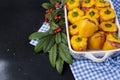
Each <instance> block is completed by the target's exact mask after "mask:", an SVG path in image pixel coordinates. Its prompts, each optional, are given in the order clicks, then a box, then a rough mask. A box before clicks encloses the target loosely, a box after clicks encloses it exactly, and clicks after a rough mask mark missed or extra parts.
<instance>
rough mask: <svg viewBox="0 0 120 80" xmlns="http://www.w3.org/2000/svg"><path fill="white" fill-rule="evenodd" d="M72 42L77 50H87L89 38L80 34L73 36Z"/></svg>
mask: <svg viewBox="0 0 120 80" xmlns="http://www.w3.org/2000/svg"><path fill="white" fill-rule="evenodd" d="M70 42H71V46H72V48H73V49H74V50H75V51H85V50H86V48H87V38H82V37H81V36H80V35H74V36H72V38H71V41H70Z"/></svg>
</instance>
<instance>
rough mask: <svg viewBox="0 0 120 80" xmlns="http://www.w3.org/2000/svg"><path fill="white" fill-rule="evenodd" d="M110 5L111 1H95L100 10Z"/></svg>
mask: <svg viewBox="0 0 120 80" xmlns="http://www.w3.org/2000/svg"><path fill="white" fill-rule="evenodd" d="M109 7H110V3H109V2H108V1H105V0H97V1H96V3H95V8H96V9H98V10H100V9H103V8H109Z"/></svg>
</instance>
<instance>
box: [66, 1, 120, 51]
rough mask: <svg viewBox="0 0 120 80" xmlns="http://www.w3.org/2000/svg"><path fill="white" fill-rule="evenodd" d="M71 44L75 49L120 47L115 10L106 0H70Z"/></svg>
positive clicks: (110, 48)
mask: <svg viewBox="0 0 120 80" xmlns="http://www.w3.org/2000/svg"><path fill="white" fill-rule="evenodd" d="M67 10H68V16H67V17H68V21H69V23H70V24H69V33H70V37H71V38H70V42H71V46H72V48H73V49H74V50H75V51H86V50H87V49H90V50H101V49H102V50H112V49H117V48H120V38H118V36H117V31H118V28H117V25H116V23H115V17H116V14H115V11H114V10H113V9H112V8H111V6H110V3H109V2H108V1H105V0H82V1H80V0H68V1H67Z"/></svg>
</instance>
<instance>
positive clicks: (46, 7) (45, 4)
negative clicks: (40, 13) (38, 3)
mask: <svg viewBox="0 0 120 80" xmlns="http://www.w3.org/2000/svg"><path fill="white" fill-rule="evenodd" d="M42 7H43V8H45V9H51V8H53V5H52V4H50V3H43V4H42Z"/></svg>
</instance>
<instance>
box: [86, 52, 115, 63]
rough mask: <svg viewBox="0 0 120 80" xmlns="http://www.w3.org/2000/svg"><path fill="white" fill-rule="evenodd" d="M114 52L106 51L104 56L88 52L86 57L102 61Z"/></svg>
mask: <svg viewBox="0 0 120 80" xmlns="http://www.w3.org/2000/svg"><path fill="white" fill-rule="evenodd" d="M112 54H113V52H112V51H110V52H107V53H105V55H104V56H103V57H102V58H97V57H96V56H94V55H93V54H91V53H87V54H85V57H86V58H88V59H91V60H92V61H94V62H102V61H104V60H105V59H107V58H108V57H109V56H110V55H112Z"/></svg>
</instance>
